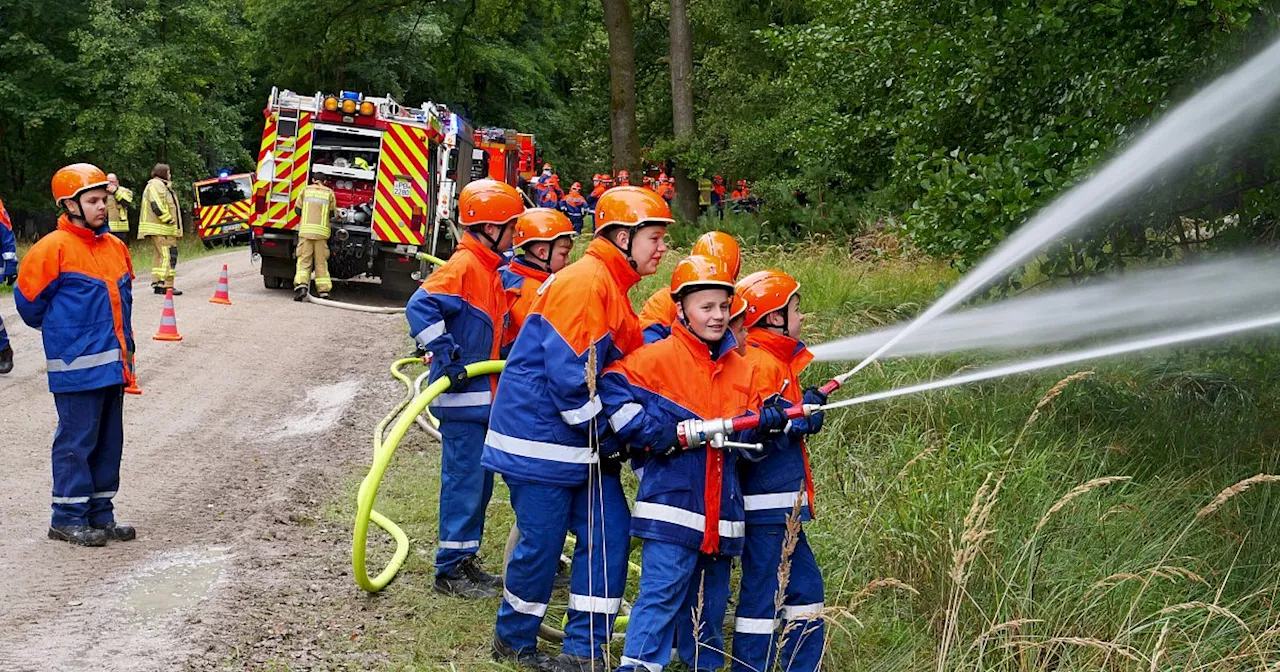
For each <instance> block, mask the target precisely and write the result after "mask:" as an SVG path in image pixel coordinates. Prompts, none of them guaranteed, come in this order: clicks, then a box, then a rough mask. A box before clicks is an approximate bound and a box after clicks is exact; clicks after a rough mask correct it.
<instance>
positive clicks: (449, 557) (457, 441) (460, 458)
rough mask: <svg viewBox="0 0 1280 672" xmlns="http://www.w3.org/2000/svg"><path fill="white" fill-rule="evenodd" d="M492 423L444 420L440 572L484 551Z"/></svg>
mask: <svg viewBox="0 0 1280 672" xmlns="http://www.w3.org/2000/svg"><path fill="white" fill-rule="evenodd" d="M488 431H489V427H488V425H485V424H482V423H478V422H455V421H443V422H441V423H440V437H441V438H442V439H443V441H442V443H443V444H444V446H443V454H442V455H441V458H440V541H439V543H438V544H437V546H436V575H437V576H439V575H442V574H448V573H450V572H451V571H453V568H454V567H455V566H456V565H457V564H458V563H459V562H462V560H463V559H464V558H467V557H469V556H472V555H475V554H476V553H478V552H479V551H480V538H481V536H483V534H484V512H485V509H486V508H488V506H489V498H490V497H492V496H493V472H491V471H489V470H487V469H485V468H484V467H482V466H480V454H481V453H482V452H484V437H485V434H487V433H488Z"/></svg>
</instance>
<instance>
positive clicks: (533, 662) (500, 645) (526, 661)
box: [493, 636, 560, 672]
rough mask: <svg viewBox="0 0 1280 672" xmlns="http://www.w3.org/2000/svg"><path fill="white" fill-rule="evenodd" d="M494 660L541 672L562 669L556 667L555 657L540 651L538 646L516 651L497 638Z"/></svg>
mask: <svg viewBox="0 0 1280 672" xmlns="http://www.w3.org/2000/svg"><path fill="white" fill-rule="evenodd" d="M493 659H494V660H496V661H498V662H500V663H515V664H516V665H522V666H524V667H531V668H533V669H535V670H539V671H540V672H558V670H559V669H560V668H559V667H557V666H556V659H555V658H554V657H552V656H550V655H548V654H545V653H543V652H541V651H539V650H538V648H537V647H536V646H535V647H534V648H532V649H525V650H523V651H516V650H515V649H513V648H511V647H510V646H507V644H506V643H505V642H503V641H502V640H501V639H498V638H497V636H494V638H493Z"/></svg>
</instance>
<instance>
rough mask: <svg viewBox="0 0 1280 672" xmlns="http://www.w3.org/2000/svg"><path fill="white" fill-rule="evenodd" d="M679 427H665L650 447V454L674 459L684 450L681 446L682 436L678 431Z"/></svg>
mask: <svg viewBox="0 0 1280 672" xmlns="http://www.w3.org/2000/svg"><path fill="white" fill-rule="evenodd" d="M677 427H678V425H663V426H662V429H661V430H659V432H658V435H657V437H655V438H654V440H653V443H652V444H651V445H650V446H649V452H650V453H653V454H655V455H661V456H663V457H672V456H674V455H676V454H678V453H680V452H681V451H683V450H684V446H681V445H680V435H679V433H678V432H677V431H676V428H677Z"/></svg>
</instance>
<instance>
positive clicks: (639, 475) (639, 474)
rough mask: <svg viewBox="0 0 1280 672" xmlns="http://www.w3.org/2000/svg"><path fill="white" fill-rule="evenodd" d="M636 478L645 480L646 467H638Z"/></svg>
mask: <svg viewBox="0 0 1280 672" xmlns="http://www.w3.org/2000/svg"><path fill="white" fill-rule="evenodd" d="M635 472H636V480H644V467H636V469H635Z"/></svg>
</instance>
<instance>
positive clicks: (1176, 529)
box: [340, 238, 1280, 672]
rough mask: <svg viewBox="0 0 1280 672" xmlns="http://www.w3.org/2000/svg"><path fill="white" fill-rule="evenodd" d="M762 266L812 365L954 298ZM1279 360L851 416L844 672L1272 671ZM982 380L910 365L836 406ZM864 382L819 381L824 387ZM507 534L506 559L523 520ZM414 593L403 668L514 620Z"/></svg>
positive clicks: (1113, 369) (1250, 347) (398, 591)
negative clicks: (788, 292) (772, 274)
mask: <svg viewBox="0 0 1280 672" xmlns="http://www.w3.org/2000/svg"><path fill="white" fill-rule="evenodd" d="M690 240H691V238H690ZM675 242H677V243H681V242H682V241H675ZM683 243H685V244H686V247H684V248H682V249H681V248H678V249H676V250H675V251H673V253H672V254H671V255H669V257H668V259H666V260H664V262H663V269H662V272H660V273H659V274H658V275H657V276H654V277H651V278H646V279H645V280H644V281H643V282H642V283H641V285H640V287H639V288H638V289H637V290H636V291H635V292H634V293H633V299H634V300H635V302H636V304H637V306H638V305H639V303H640V302H641V301H643V299H644V298H645V297H647V296H648V295H649V294H650V293H652V292H653V291H655V290H656V289H658V288H659V287H661V286H663V285H664V284H665V282H666V279H667V278H668V277H669V275H668V273H669V270H670V268H671V266H673V265H674V263H675V261H676V260H677V259H678V257H679V256H680V254H681V252H683V251H687V241H683ZM748 249H749V250H750V251H749V252H748V253H747V255H746V258H745V259H744V264H743V272H744V273H747V272H751V271H754V270H757V269H759V268H763V267H777V268H782V269H784V270H787V271H789V272H791V273H792V274H794V275H795V276H796V277H797V278H798V279H799V280H800V281H801V283H802V289H801V293H802V297H803V303H802V308H803V310H804V311H805V312H806V314H807V320H806V323H805V327H804V329H805V334H806V336H805V337H806V339H807V340H809V341H811V342H821V341H824V340H827V339H831V338H835V337H840V336H847V335H849V334H852V333H855V332H857V331H859V330H861V329H867V328H871V327H874V326H877V325H880V324H883V323H886V322H892V321H895V320H901V319H906V318H909V317H910V316H911V315H913V314H915V313H916V312H918V311H919V310H921V309H922V307H923V306H925V305H927V304H928V303H929V302H930V301H932V300H933V299H934V298H935V297H936V296H938V295H939V294H940V292H941V291H942V289H944V288H945V286H946V285H947V283H949V282H951V281H953V280H954V277H955V276H954V273H953V272H952V271H950V270H949V269H948V268H947V267H946V266H945V265H943V264H934V263H927V262H926V263H907V262H902V261H892V260H887V261H881V262H878V263H865V262H855V261H853V260H851V257H850V254H849V252H848V251H847V250H846V249H844V248H837V247H833V246H830V245H823V244H817V243H813V244H803V243H802V244H793V245H788V246H785V247H783V246H775V247H768V246H755V247H749V248H748ZM1272 346H1273V341H1272V340H1271V339H1267V338H1263V337H1256V338H1252V339H1248V340H1237V341H1233V342H1232V343H1230V344H1212V345H1206V346H1203V347H1196V348H1190V349H1185V350H1175V351H1163V352H1159V353H1150V354H1147V355H1145V356H1142V357H1135V358H1130V359H1127V360H1123V361H1102V362H1096V363H1091V364H1090V365H1089V369H1088V370H1087V371H1080V370H1075V369H1071V370H1059V371H1045V372H1042V373H1038V374H1029V375H1025V376H1017V377H1011V378H1005V379H1000V380H993V381H988V382H985V383H981V384H977V385H970V386H965V387H957V388H951V389H946V390H939V391H935V392H931V393H926V394H920V395H914V396H907V397H901V398H896V399H892V400H887V401H884V402H879V403H876V404H869V405H863V406H855V407H851V408H847V409H842V410H838V411H832V412H831V413H829V414H828V415H827V418H826V428H825V430H824V431H823V432H822V433H821V434H820V435H818V436H816V437H814V439H813V440H812V441H811V442H810V443H809V448H810V452H811V456H812V465H813V470H814V478H815V481H816V483H817V506H816V520H815V521H814V522H813V523H811V524H809V525H808V526H807V530H806V534H807V535H808V538H809V542H810V544H811V545H812V546H813V549H814V551H815V553H816V554H817V557H818V560H819V563H820V564H821V566H822V567H823V571H824V575H825V578H826V583H827V595H826V605H827V614H826V615H825V616H826V617H827V619H828V621H829V622H830V623H831V624H832V626H833V627H829V628H828V629H827V633H828V634H827V637H828V641H827V642H826V647H827V649H826V650H827V654H826V657H827V665H826V667H825V668H824V669H828V670H840V671H842V672H843V671H846V670H849V671H866V672H872V671H875V672H879V671H886V670H929V669H932V670H941V671H944V672H946V671H952V670H975V671H976V670H998V671H1005V670H1008V671H1010V672H1013V671H1017V672H1036V671H1041V670H1043V671H1049V670H1104V669H1105V670H1125V671H1128V670H1132V671H1139V670H1140V671H1143V672H1146V671H1149V670H1169V669H1178V670H1187V671H1191V670H1206V671H1209V670H1222V671H1225V670H1260V669H1264V668H1266V667H1268V666H1272V669H1274V666H1275V665H1276V661H1278V660H1280V642H1278V641H1277V640H1278V639H1280V614H1277V613H1276V612H1275V610H1274V608H1273V604H1274V602H1275V600H1276V597H1277V596H1276V592H1277V589H1278V588H1280V535H1277V534H1276V531H1277V529H1278V527H1280V507H1277V506H1276V504H1277V503H1280V500H1277V499H1275V498H1276V497H1277V493H1278V492H1280V491H1277V490H1276V489H1275V487H1274V483H1273V482H1274V481H1276V480H1280V477H1277V476H1274V474H1280V451H1277V450H1276V441H1277V439H1278V438H1280V404H1278V403H1277V400H1278V399H1280V356H1275V355H1274V354H1272V352H1271V348H1272ZM1009 356H1010V357H1013V356H1016V354H1010V355H1009ZM986 359H990V357H988V358H986ZM984 361H985V360H984V359H982V358H978V357H972V356H960V355H957V356H949V357H945V358H916V359H911V360H897V359H893V358H889V359H886V360H885V361H883V362H881V363H879V364H878V365H876V366H872V367H869V368H867V369H866V370H864V371H862V372H860V373H859V375H858V376H856V377H854V378H852V379H850V380H849V381H848V383H847V385H846V389H844V390H841V391H840V392H837V394H836V397H837V398H844V397H845V396H846V395H847V396H852V395H855V394H859V393H864V392H873V391H878V390H883V389H888V388H891V387H894V386H899V385H904V384H909V383H914V382H919V381H921V380H925V379H932V378H937V377H941V376H945V375H948V374H952V373H954V372H956V371H957V370H959V369H961V368H965V367H969V366H974V365H979V364H982V363H983V362H984ZM844 368H847V367H841V366H835V365H815V366H813V367H811V370H810V371H809V372H807V374H806V376H805V384H806V385H807V384H815V383H820V382H822V381H824V380H826V379H827V378H829V377H830V376H832V375H834V374H836V373H839V372H841V371H842V370H843V369H844ZM428 454H430V453H428ZM403 459H405V460H406V461H407V462H414V463H416V462H421V461H422V460H421V459H416V460H414V459H412V458H409V457H406V458H403ZM435 475H437V474H434V473H433V470H432V469H431V468H430V467H428V468H426V469H421V468H417V467H415V468H408V467H406V468H402V467H399V466H398V467H397V468H396V469H395V470H393V472H392V477H391V479H389V483H388V486H387V488H386V494H385V495H384V499H386V500H388V501H387V502H386V504H385V506H386V507H387V508H388V509H397V508H398V511H397V514H401V513H403V514H404V515H406V516H407V517H409V518H410V519H409V520H408V521H407V522H408V523H409V525H411V526H413V527H414V528H415V529H411V531H410V533H411V535H413V536H414V538H415V539H419V540H423V541H420V542H418V543H419V544H420V546H421V547H422V548H423V549H428V548H429V546H430V543H429V542H430V540H431V539H432V538H434V537H433V535H434V517H433V516H434V511H433V509H432V508H431V504H430V502H431V501H432V500H433V499H434V496H435V492H436V490H435V488H436V487H438V486H435V485H433V481H431V480H426V479H430V478H434V477H435ZM400 497H405V498H406V500H405V501H403V502H397V501H396V499H398V498H400ZM499 498H500V496H499ZM411 512H412V513H411ZM414 514H416V515H414ZM423 514H426V515H423ZM491 515H494V516H496V518H497V520H495V521H494V524H493V525H491V526H490V530H492V531H494V534H491V535H489V536H491V537H498V536H500V534H501V532H502V531H503V530H505V529H506V524H507V523H506V521H508V520H509V519H510V518H509V511H508V510H507V509H506V507H505V506H503V505H495V506H494V507H493V508H491ZM346 516H347V513H346V512H345V511H343V513H342V514H341V515H340V517H341V518H342V519H344V520H345V519H346ZM498 521H501V522H498ZM406 529H409V528H408V527H407V528H406ZM492 541H493V542H495V543H496V541H497V540H496V539H494V540H492ZM487 543H488V542H487ZM493 553H494V550H492V549H491V550H489V551H488V554H487V557H490V558H492V557H494V556H493ZM406 574H407V576H404V577H402V578H401V579H399V580H397V583H396V584H395V586H393V587H392V589H391V590H389V591H388V592H389V593H391V594H392V595H393V596H395V595H402V596H403V597H392V598H390V602H391V604H394V605H397V606H398V607H406V606H408V607H409V608H410V609H411V610H412V614H413V618H412V619H410V620H408V621H394V622H388V623H387V626H388V627H392V628H398V629H401V632H402V633H403V632H406V631H407V632H417V633H418V634H417V635H413V636H412V640H411V641H412V642H413V644H412V646H411V647H408V648H407V649H406V653H408V654H409V655H407V656H406V657H404V658H400V660H405V661H416V662H417V663H418V664H423V663H425V664H428V665H430V664H434V663H439V662H440V661H463V662H470V663H473V664H479V663H480V661H482V660H483V659H484V657H485V655H486V654H485V649H484V647H485V646H486V645H487V638H488V635H489V633H490V632H491V629H490V628H491V627H492V618H493V616H492V611H493V605H480V606H476V605H473V604H466V605H462V604H459V603H458V601H452V600H450V601H445V600H444V599H443V598H437V597H434V596H431V595H429V594H426V593H424V588H423V587H424V586H425V585H428V584H429V580H430V558H429V553H428V551H427V550H422V552H421V555H415V556H413V557H411V560H410V564H409V565H408V566H407V572H406ZM407 586H412V587H411V588H409V587H407ZM410 605H411V606H410ZM414 619H418V620H423V621H424V622H430V623H431V624H432V625H431V628H432V629H425V627H424V628H419V627H417V626H414V625H413V620H414ZM393 620H394V619H393ZM708 625H709V627H715V626H716V625H717V624H708ZM441 633H446V634H447V636H445V635H442V634H441ZM395 655H398V654H395V653H394V652H393V656H395ZM780 662H782V663H784V664H785V661H780ZM476 669H498V668H496V667H494V668H482V667H477V668H476Z"/></svg>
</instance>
